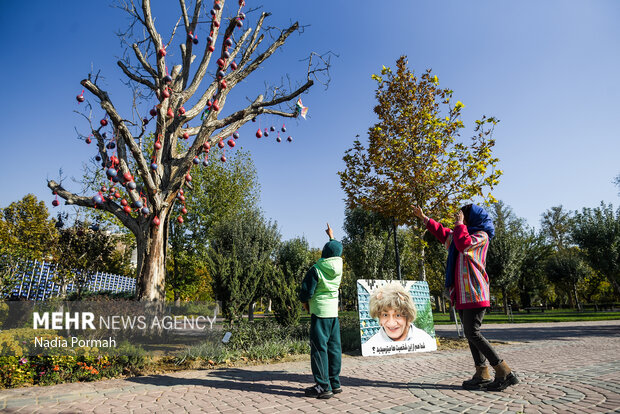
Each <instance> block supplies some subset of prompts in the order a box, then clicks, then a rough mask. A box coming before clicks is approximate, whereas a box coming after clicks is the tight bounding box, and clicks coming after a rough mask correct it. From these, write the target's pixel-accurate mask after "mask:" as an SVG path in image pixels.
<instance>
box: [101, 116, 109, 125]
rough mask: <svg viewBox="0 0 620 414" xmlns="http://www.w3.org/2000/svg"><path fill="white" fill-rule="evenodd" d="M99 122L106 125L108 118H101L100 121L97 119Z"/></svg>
mask: <svg viewBox="0 0 620 414" xmlns="http://www.w3.org/2000/svg"><path fill="white" fill-rule="evenodd" d="M99 123H100V124H101V126H106V125H108V120H107V119H105V118H103V119H102V120H101V121H99Z"/></svg>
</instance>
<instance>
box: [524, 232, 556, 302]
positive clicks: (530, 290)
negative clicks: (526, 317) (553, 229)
mask: <svg viewBox="0 0 620 414" xmlns="http://www.w3.org/2000/svg"><path fill="white" fill-rule="evenodd" d="M523 248H524V255H523V261H522V262H521V266H520V269H519V272H518V273H519V280H518V287H519V296H520V298H521V305H522V306H524V307H529V306H532V301H533V300H536V301H537V302H542V301H544V302H545V303H546V302H547V301H548V300H550V299H551V298H550V297H549V296H550V295H549V293H550V292H549V289H550V284H549V283H548V278H547V274H546V263H547V260H548V259H549V257H550V255H551V254H552V248H551V246H550V245H549V244H548V243H546V237H545V235H544V233H543V232H538V233H537V232H536V231H534V230H533V229H530V230H528V231H525V233H524V237H523Z"/></svg>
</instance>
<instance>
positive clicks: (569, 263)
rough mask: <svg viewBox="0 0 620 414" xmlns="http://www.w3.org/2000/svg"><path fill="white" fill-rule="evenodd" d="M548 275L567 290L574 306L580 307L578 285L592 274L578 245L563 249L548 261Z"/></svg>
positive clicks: (562, 288) (561, 287)
mask: <svg viewBox="0 0 620 414" xmlns="http://www.w3.org/2000/svg"><path fill="white" fill-rule="evenodd" d="M546 270H547V276H548V277H549V280H551V281H552V282H553V283H554V284H555V285H556V286H559V287H560V289H561V290H563V291H564V292H566V294H567V297H568V299H569V301H570V303H571V305H572V307H579V296H578V293H577V285H578V284H579V282H581V281H582V280H584V279H585V278H586V277H587V276H589V275H590V274H591V271H590V269H589V268H588V266H587V265H586V264H585V263H584V261H583V259H582V258H581V253H580V252H579V249H578V248H576V247H570V248H566V249H562V250H560V251H558V252H556V253H555V254H554V255H553V256H552V257H550V258H549V260H548V261H547V266H546Z"/></svg>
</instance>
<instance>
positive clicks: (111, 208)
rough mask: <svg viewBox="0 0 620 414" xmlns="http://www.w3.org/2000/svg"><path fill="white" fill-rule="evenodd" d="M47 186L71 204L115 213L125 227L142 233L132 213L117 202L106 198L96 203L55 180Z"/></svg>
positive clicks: (135, 232) (133, 231)
mask: <svg viewBox="0 0 620 414" xmlns="http://www.w3.org/2000/svg"><path fill="white" fill-rule="evenodd" d="M47 186H48V187H49V189H50V190H52V192H54V193H56V194H58V195H59V196H60V197H62V198H63V199H65V200H66V202H67V204H69V205H78V206H81V207H91V208H100V209H102V210H105V211H108V212H110V213H112V214H114V215H115V216H116V217H117V218H118V219H119V220H120V221H121V223H123V225H124V226H125V227H127V228H128V229H129V230H131V232H132V233H133V234H135V235H138V234H139V233H140V227H139V226H138V222H137V221H136V219H134V218H133V217H132V216H131V215H129V214H127V213H125V211H124V210H123V209H122V208H121V206H119V205H118V204H116V203H115V202H113V201H111V200H108V199H106V201H105V202H104V203H103V204H101V205H96V204H95V202H94V201H93V199H92V198H89V197H84V196H78V195H76V194H73V193H71V192H70V191H67V190H65V189H64V188H63V187H62V185H60V184H58V183H57V182H56V181H54V180H49V181H48V182H47Z"/></svg>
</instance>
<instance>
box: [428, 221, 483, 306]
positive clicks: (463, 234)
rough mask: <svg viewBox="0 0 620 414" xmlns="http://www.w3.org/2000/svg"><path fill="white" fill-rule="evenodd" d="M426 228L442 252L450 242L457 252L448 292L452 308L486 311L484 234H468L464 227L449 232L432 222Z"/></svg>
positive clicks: (480, 232) (458, 226)
mask: <svg viewBox="0 0 620 414" xmlns="http://www.w3.org/2000/svg"><path fill="white" fill-rule="evenodd" d="M426 228H427V229H428V231H430V232H431V233H432V234H433V235H434V236H435V237H436V238H437V239H438V240H439V241H440V242H441V243H443V245H444V246H445V247H446V249H447V248H449V246H450V243H451V242H452V240H453V239H454V245H455V246H456V249H457V250H458V258H457V260H456V268H455V275H454V284H453V285H452V288H451V289H450V297H451V299H452V303H454V306H455V308H456V309H473V308H485V307H489V306H490V305H491V302H490V294H489V276H488V275H487V272H486V270H485V265H486V259H487V250H488V247H489V235H488V234H487V233H486V232H484V231H477V232H475V233H473V234H469V232H468V231H467V226H465V225H464V224H460V225H457V226H455V227H454V230H450V229H447V228H445V227H444V226H442V225H441V223H438V222H436V221H435V220H433V219H429V220H428V222H427V223H426Z"/></svg>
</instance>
